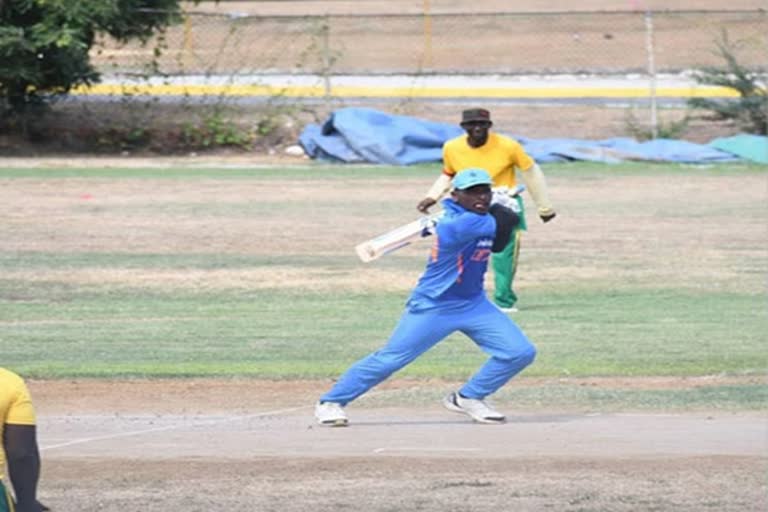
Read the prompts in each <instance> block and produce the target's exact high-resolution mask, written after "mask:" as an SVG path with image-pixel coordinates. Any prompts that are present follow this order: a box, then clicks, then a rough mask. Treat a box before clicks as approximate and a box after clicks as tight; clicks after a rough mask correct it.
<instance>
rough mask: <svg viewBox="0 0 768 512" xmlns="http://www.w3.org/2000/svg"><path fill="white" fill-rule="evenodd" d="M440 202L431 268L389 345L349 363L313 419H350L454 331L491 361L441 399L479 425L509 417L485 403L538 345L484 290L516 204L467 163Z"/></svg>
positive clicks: (512, 222)
mask: <svg viewBox="0 0 768 512" xmlns="http://www.w3.org/2000/svg"><path fill="white" fill-rule="evenodd" d="M453 185H454V190H453V192H452V193H451V197H450V198H448V199H444V200H443V211H444V214H443V217H442V218H441V219H440V222H438V223H437V226H436V228H435V230H436V233H435V238H434V245H433V247H432V250H431V252H430V255H429V257H428V260H427V267H426V269H425V270H424V273H423V274H422V276H421V278H420V279H419V282H418V284H417V285H416V288H415V289H414V290H413V292H412V293H411V296H410V298H409V299H408V301H407V303H406V305H405V312H404V313H403V315H402V317H401V318H400V322H399V323H398V324H397V327H395V330H394V332H393V333H392V335H391V336H390V338H389V340H388V341H387V343H386V345H384V346H383V347H382V348H381V349H379V350H378V351H376V352H374V353H372V354H370V355H368V356H367V357H365V358H363V359H361V360H360V361H358V362H357V363H355V364H354V365H352V367H351V368H349V369H348V370H347V371H346V372H345V373H344V374H343V375H342V376H341V377H340V378H339V380H338V382H336V384H335V385H334V386H333V388H331V390H330V391H328V392H327V393H325V394H324V395H323V396H321V397H320V401H319V402H318V403H317V405H316V407H315V417H316V418H317V421H318V422H319V423H320V424H322V425H329V426H342V425H346V424H347V415H346V413H345V412H344V409H343V407H344V406H346V405H347V404H348V403H349V402H351V401H353V400H355V399H356V398H358V397H359V396H360V395H362V394H363V393H365V392H367V391H368V390H369V389H371V388H372V387H374V386H376V385H377V384H379V383H380V382H382V381H383V380H384V379H386V378H388V377H389V376H390V375H392V374H393V373H394V372H396V371H398V370H400V369H401V368H403V367H404V366H406V365H407V364H409V363H410V362H411V361H413V360H414V359H416V358H417V357H419V356H420V355H421V354H423V353H424V352H426V351H427V350H429V349H430V348H431V347H432V346H434V345H435V344H437V343H438V342H440V341H441V340H442V339H444V338H445V337H447V336H448V335H450V334H451V333H453V332H456V331H459V332H462V333H464V334H466V335H467V336H469V338H470V339H472V341H474V342H475V343H476V344H477V345H478V346H479V347H480V349H482V350H483V351H484V352H485V353H487V354H488V355H489V358H488V360H487V361H486V363H485V364H484V365H483V366H482V367H481V368H480V369H479V370H478V371H477V373H475V375H474V376H472V378H471V379H469V381H468V382H467V383H466V384H464V386H462V387H461V388H460V389H458V390H457V391H454V392H452V393H450V394H449V395H448V396H446V397H445V398H444V399H443V405H444V406H445V407H446V408H447V409H449V410H451V411H454V412H459V413H463V414H466V415H468V416H469V417H471V418H472V419H473V420H475V421H477V422H480V423H503V422H504V420H505V418H504V415H503V414H501V413H500V412H498V411H496V410H494V409H493V408H492V407H491V406H490V405H488V404H487V403H486V402H485V397H487V396H488V395H491V394H492V393H495V392H496V391H497V390H498V389H499V388H500V387H501V386H503V385H504V384H506V383H507V382H508V381H509V380H510V379H511V378H512V377H514V376H515V375H517V374H518V373H519V372H521V371H522V370H523V369H524V368H525V367H526V366H528V365H529V364H531V362H533V359H534V357H535V356H536V349H535V348H534V346H533V345H532V344H531V342H530V341H528V338H527V337H526V336H525V334H523V332H522V331H521V330H520V328H519V327H518V326H517V325H516V324H515V323H514V322H513V321H512V320H511V319H510V318H509V317H508V316H507V315H505V314H504V313H502V312H501V311H500V310H499V308H497V307H496V306H494V305H493V304H492V303H491V302H490V301H489V300H488V297H486V295H485V291H484V289H483V281H484V276H485V271H486V269H487V268H488V259H489V258H490V255H491V253H492V252H493V251H497V250H501V249H502V248H503V247H504V246H505V245H506V244H507V241H508V239H509V235H510V233H511V231H512V229H513V228H514V226H515V224H516V223H517V220H518V219H517V216H516V215H515V214H514V213H513V212H512V210H510V209H508V208H506V207H504V206H502V205H501V204H494V205H492V204H491V197H492V192H491V177H490V175H489V174H488V173H487V172H486V171H485V170H483V169H468V170H465V171H463V172H461V173H459V174H458V175H457V176H456V178H455V179H454V180H453Z"/></svg>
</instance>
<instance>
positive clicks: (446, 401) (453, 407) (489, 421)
mask: <svg viewBox="0 0 768 512" xmlns="http://www.w3.org/2000/svg"><path fill="white" fill-rule="evenodd" d="M452 398H453V394H450V395H448V396H446V397H445V398H443V407H445V408H446V409H448V410H449V411H451V412H456V413H459V414H463V415H465V416H469V417H470V418H472V421H476V422H477V423H485V424H486V425H499V424H501V423H506V422H507V418H506V417H501V418H499V419H493V418H483V417H482V416H473V415H472V414H470V413H469V412H468V411H466V410H465V409H462V408H461V407H460V406H458V405H457V404H456V403H454V401H453V400H452Z"/></svg>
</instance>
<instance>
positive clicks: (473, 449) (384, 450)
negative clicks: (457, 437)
mask: <svg viewBox="0 0 768 512" xmlns="http://www.w3.org/2000/svg"><path fill="white" fill-rule="evenodd" d="M481 451H483V450H482V449H481V448H405V447H403V448H376V449H375V450H373V453H384V452H481Z"/></svg>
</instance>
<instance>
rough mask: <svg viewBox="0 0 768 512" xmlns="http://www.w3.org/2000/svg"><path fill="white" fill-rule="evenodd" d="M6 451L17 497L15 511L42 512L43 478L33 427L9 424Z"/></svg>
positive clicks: (4, 445) (9, 473)
mask: <svg viewBox="0 0 768 512" xmlns="http://www.w3.org/2000/svg"><path fill="white" fill-rule="evenodd" d="M3 448H4V449H5V455H6V458H7V460H8V476H9V477H10V480H11V485H12V486H13V492H14V494H15V495H16V500H17V503H16V512H41V511H42V510H45V508H44V507H43V506H42V505H41V504H40V503H38V502H37V497H36V496H37V481H38V479H39V478H40V452H39V451H38V448H37V430H36V428H35V426H34V425H11V424H6V425H5V430H4V432H3Z"/></svg>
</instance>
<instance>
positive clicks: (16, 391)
mask: <svg viewBox="0 0 768 512" xmlns="http://www.w3.org/2000/svg"><path fill="white" fill-rule="evenodd" d="M6 424H11V425H34V424H35V409H34V407H32V399H31V397H30V395H29V390H27V385H26V384H24V381H23V380H22V378H21V377H19V376H18V375H16V374H15V373H13V372H11V371H9V370H6V369H5V368H0V439H2V438H3V431H4V430H5V425H6ZM3 471H5V450H4V449H3V447H2V446H0V479H2V478H3V476H4V475H3Z"/></svg>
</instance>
